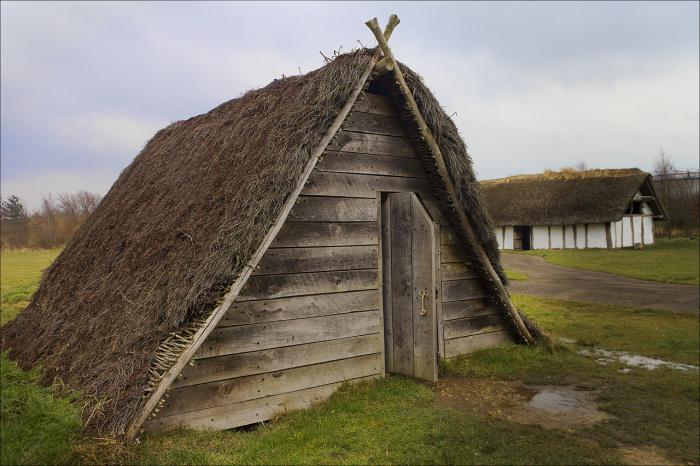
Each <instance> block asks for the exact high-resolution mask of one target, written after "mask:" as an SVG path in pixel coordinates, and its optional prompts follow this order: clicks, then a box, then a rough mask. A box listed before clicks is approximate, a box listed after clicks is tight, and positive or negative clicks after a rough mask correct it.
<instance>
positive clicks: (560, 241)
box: [549, 225, 573, 249]
mask: <svg viewBox="0 0 700 466" xmlns="http://www.w3.org/2000/svg"><path fill="white" fill-rule="evenodd" d="M549 238H550V240H549V241H550V248H552V249H562V248H563V247H564V227H563V226H561V225H552V226H551V227H549ZM572 241H573V238H572Z"/></svg>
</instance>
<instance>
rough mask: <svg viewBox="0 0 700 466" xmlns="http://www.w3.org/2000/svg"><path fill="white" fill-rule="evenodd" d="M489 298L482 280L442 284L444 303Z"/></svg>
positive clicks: (444, 282)
mask: <svg viewBox="0 0 700 466" xmlns="http://www.w3.org/2000/svg"><path fill="white" fill-rule="evenodd" d="M486 296H489V294H488V292H487V291H486V290H485V289H484V286H483V284H482V283H481V280H479V279H467V280H452V281H448V282H446V281H443V282H442V302H443V303H449V302H450V301H461V300H463V299H473V298H483V297H486Z"/></svg>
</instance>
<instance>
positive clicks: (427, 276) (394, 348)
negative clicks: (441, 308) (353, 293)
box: [382, 193, 440, 381]
mask: <svg viewBox="0 0 700 466" xmlns="http://www.w3.org/2000/svg"><path fill="white" fill-rule="evenodd" d="M439 237H440V235H439V233H438V231H437V226H436V225H435V223H434V222H433V221H432V220H431V219H430V216H429V215H428V213H427V212H426V210H425V208H424V207H423V206H422V204H421V203H420V200H419V199H418V198H417V197H416V195H415V194H413V193H390V194H387V195H386V196H385V197H384V198H383V201H382V254H383V259H382V268H383V275H382V277H383V295H384V331H385V349H386V352H385V354H386V370H387V372H394V373H397V374H404V375H410V376H413V377H418V378H421V379H427V380H431V381H434V380H437V371H438V366H437V335H438V332H437V324H438V321H437V306H436V303H435V298H436V295H437V288H436V287H437V283H438V281H437V268H436V265H437V264H436V240H437V238H439Z"/></svg>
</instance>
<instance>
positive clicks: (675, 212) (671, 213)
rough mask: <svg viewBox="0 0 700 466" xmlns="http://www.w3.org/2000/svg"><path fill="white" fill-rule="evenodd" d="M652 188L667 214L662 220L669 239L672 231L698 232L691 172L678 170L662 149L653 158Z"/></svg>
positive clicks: (673, 232)
mask: <svg viewBox="0 0 700 466" xmlns="http://www.w3.org/2000/svg"><path fill="white" fill-rule="evenodd" d="M686 175H687V176H686ZM654 187H655V189H656V194H657V195H658V196H659V200H660V201H661V203H662V204H663V206H664V208H665V210H666V214H667V217H668V218H667V219H666V221H664V222H663V223H662V225H663V232H664V234H665V235H666V236H667V237H669V238H670V237H671V236H672V235H673V234H683V235H685V236H686V237H690V236H692V235H693V233H697V231H698V229H699V228H700V225H698V223H699V222H700V219H699V218H698V217H699V215H698V214H699V210H700V207H699V200H698V195H697V192H695V190H694V188H693V182H692V179H691V178H690V173H687V174H685V173H684V172H681V171H679V170H678V169H677V168H676V167H675V165H674V164H673V161H672V160H671V156H670V155H668V154H667V153H666V152H665V151H664V150H663V148H662V149H659V154H658V155H657V156H656V160H655V161H654Z"/></svg>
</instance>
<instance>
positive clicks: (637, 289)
mask: <svg viewBox="0 0 700 466" xmlns="http://www.w3.org/2000/svg"><path fill="white" fill-rule="evenodd" d="M501 257H502V260H503V264H504V266H505V267H506V268H507V269H512V270H517V271H518V272H522V273H525V274H527V275H528V277H529V278H528V279H527V280H520V281H516V280H511V281H510V284H509V285H508V290H509V291H510V292H511V293H514V294H529V295H533V296H542V297H545V298H555V299H563V300H568V301H578V302H589V303H598V304H617V305H620V306H629V307H637V308H643V309H659V310H668V311H683V312H698V310H699V308H700V287H698V286H696V285H675V284H670V283H660V282H651V281H646V280H638V279H636V278H628V277H623V276H620V275H614V274H611V273H605V272H593V271H589V270H579V269H571V268H568V267H562V266H559V265H554V264H550V263H548V262H546V261H545V260H544V259H543V258H541V257H536V256H526V255H524V254H507V253H506V254H503V255H502V256H501Z"/></svg>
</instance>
